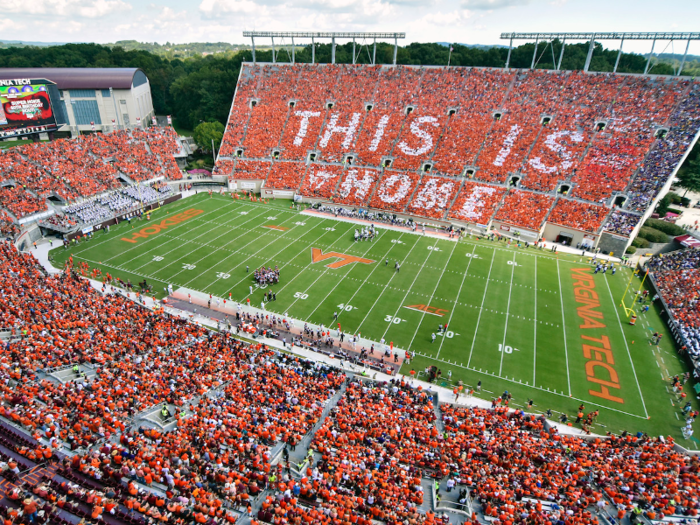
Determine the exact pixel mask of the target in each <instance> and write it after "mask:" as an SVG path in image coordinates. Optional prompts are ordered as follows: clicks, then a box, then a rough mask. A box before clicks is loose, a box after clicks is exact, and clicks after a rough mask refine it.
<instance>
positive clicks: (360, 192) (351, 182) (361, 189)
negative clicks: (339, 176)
mask: <svg viewBox="0 0 700 525" xmlns="http://www.w3.org/2000/svg"><path fill="white" fill-rule="evenodd" d="M358 174H359V170H357V169H350V170H348V174H347V175H346V176H345V180H343V182H342V183H341V184H340V188H339V189H338V193H340V196H341V197H342V198H343V199H344V198H346V197H347V196H348V195H350V194H351V193H352V190H353V189H354V190H355V196H356V197H357V198H358V199H363V198H364V197H366V196H367V195H368V194H369V190H370V188H371V187H372V185H373V184H374V183H375V182H376V180H377V179H376V177H373V176H372V175H373V173H372V172H371V171H368V170H365V173H364V175H362V178H360V177H359V176H358Z"/></svg>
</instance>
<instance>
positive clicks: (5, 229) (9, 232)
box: [0, 210, 19, 239]
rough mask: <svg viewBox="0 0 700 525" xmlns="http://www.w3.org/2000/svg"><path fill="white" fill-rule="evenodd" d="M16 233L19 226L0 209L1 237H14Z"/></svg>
mask: <svg viewBox="0 0 700 525" xmlns="http://www.w3.org/2000/svg"><path fill="white" fill-rule="evenodd" d="M18 234H19V226H17V225H16V224H15V223H14V221H13V220H12V217H10V216H9V215H8V214H7V213H6V212H4V211H2V210H0V237H1V238H2V239H14V238H15V237H17V235H18Z"/></svg>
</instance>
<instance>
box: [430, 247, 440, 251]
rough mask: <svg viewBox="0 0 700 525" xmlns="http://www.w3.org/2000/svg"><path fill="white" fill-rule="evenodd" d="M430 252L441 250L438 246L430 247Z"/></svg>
mask: <svg viewBox="0 0 700 525" xmlns="http://www.w3.org/2000/svg"><path fill="white" fill-rule="evenodd" d="M428 250H432V251H434V252H439V251H440V248H438V247H437V246H428Z"/></svg>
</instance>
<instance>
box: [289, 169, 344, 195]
mask: <svg viewBox="0 0 700 525" xmlns="http://www.w3.org/2000/svg"><path fill="white" fill-rule="evenodd" d="M342 176H343V168H342V167H340V166H333V165H331V164H329V165H326V166H323V165H320V164H311V165H310V166H309V170H308V173H307V174H306V178H304V183H303V184H302V185H301V188H299V193H301V194H302V195H305V196H307V197H317V198H323V199H330V198H331V197H333V195H334V194H335V189H336V186H338V181H339V180H340V178H341V177H342Z"/></svg>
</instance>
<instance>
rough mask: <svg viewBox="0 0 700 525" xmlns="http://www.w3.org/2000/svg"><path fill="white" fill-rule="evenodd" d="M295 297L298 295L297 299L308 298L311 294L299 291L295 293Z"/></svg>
mask: <svg viewBox="0 0 700 525" xmlns="http://www.w3.org/2000/svg"><path fill="white" fill-rule="evenodd" d="M294 297H296V298H297V299H308V298H309V294H307V293H301V292H297V293H295V294H294Z"/></svg>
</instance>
